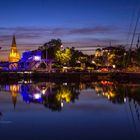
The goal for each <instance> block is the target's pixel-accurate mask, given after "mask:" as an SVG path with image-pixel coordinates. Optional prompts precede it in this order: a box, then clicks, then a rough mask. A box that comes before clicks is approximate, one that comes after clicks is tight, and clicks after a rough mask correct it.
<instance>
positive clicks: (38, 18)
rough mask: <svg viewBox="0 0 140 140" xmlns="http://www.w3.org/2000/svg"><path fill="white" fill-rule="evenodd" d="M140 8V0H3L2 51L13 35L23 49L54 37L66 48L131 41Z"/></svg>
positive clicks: (0, 4) (0, 5)
mask: <svg viewBox="0 0 140 140" xmlns="http://www.w3.org/2000/svg"><path fill="white" fill-rule="evenodd" d="M139 8H140V0H69V1H68V0H0V46H1V47H2V50H1V54H4V53H6V52H7V51H6V50H9V49H10V45H11V40H12V35H13V34H15V35H16V40H17V47H18V50H20V52H22V51H25V50H28V49H30V50H33V49H35V48H37V47H38V46H39V45H42V44H44V43H45V42H47V41H49V40H50V39H52V38H60V39H61V40H62V42H63V43H64V46H66V47H70V46H75V47H80V46H85V48H86V47H87V48H88V46H96V45H109V43H110V42H111V43H112V45H120V44H127V43H130V40H131V35H132V32H133V29H134V24H135V22H136V17H137V13H138V9H139ZM130 25H132V26H130ZM139 29H140V27H138V31H140V30H139ZM128 32H131V34H130V35H128ZM1 56H2V55H1ZM1 59H2V57H1Z"/></svg>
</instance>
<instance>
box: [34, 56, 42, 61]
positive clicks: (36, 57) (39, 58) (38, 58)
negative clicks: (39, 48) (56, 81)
mask: <svg viewBox="0 0 140 140" xmlns="http://www.w3.org/2000/svg"><path fill="white" fill-rule="evenodd" d="M33 59H34V60H35V61H40V60H41V57H40V56H34V57H33Z"/></svg>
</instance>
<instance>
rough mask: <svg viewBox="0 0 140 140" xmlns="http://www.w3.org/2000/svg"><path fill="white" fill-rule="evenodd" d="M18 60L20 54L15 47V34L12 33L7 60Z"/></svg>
mask: <svg viewBox="0 0 140 140" xmlns="http://www.w3.org/2000/svg"><path fill="white" fill-rule="evenodd" d="M19 60H20V54H19V52H18V50H17V47H16V38H15V35H13V40H12V45H11V50H10V54H9V62H18V61H19Z"/></svg>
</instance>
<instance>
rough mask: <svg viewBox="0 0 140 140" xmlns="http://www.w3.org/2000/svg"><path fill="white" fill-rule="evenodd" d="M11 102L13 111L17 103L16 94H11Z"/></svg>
mask: <svg viewBox="0 0 140 140" xmlns="http://www.w3.org/2000/svg"><path fill="white" fill-rule="evenodd" d="M12 102H13V105H14V109H15V108H16V103H17V94H16V93H12Z"/></svg>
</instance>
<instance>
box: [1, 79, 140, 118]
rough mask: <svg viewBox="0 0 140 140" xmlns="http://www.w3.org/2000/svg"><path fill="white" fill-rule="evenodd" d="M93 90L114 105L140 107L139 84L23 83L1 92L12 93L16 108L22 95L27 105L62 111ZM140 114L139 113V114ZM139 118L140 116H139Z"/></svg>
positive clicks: (106, 82) (108, 82)
mask: <svg viewBox="0 0 140 140" xmlns="http://www.w3.org/2000/svg"><path fill="white" fill-rule="evenodd" d="M86 89H92V90H94V91H95V93H96V94H97V95H98V96H102V97H103V98H104V97H105V98H106V99H107V100H109V101H111V103H114V104H124V103H126V102H130V103H133V104H134V105H135V108H137V106H139V105H140V94H139V92H140V85H139V84H119V83H115V82H114V83H113V82H111V81H100V82H92V83H61V84H58V83H57V84H56V83H51V82H42V83H32V84H28V83H22V84H13V85H0V90H1V91H3V92H4V91H8V92H9V93H11V99H12V103H13V106H14V108H15V106H16V102H17V96H19V95H21V96H22V98H23V101H24V102H26V103H27V104H30V103H38V104H42V105H44V106H45V107H47V108H49V109H51V110H57V111H60V110H62V108H63V106H64V103H70V102H72V103H74V102H75V101H76V100H78V96H79V95H80V93H81V91H82V90H86ZM138 113H139V112H138ZM138 117H139V114H138Z"/></svg>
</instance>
